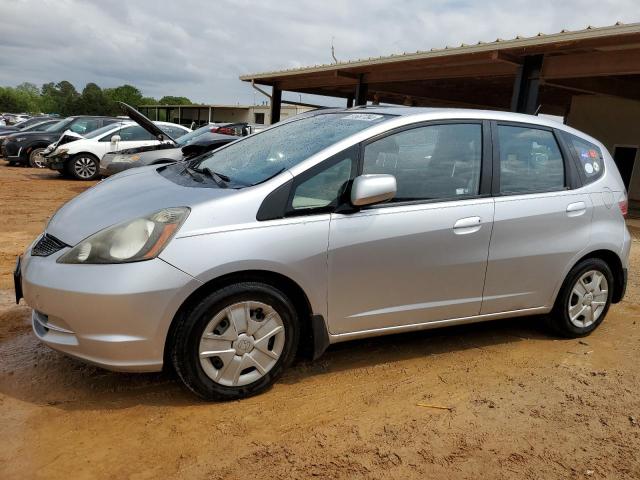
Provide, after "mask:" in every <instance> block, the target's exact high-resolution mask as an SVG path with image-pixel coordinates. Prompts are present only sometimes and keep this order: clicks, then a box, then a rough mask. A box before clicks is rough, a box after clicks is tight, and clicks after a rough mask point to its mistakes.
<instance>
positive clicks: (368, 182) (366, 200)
mask: <svg viewBox="0 0 640 480" xmlns="http://www.w3.org/2000/svg"><path fill="white" fill-rule="evenodd" d="M397 190H398V186H397V184H396V177H394V176H393V175H384V174H377V175H360V176H359V177H356V178H355V179H354V180H353V185H352V186H351V204H352V205H354V206H356V207H364V206H366V205H373V204H374V203H381V202H386V201H387V200H391V199H392V198H393V197H395V196H396V191H397Z"/></svg>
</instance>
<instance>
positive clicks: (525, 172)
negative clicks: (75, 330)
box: [498, 125, 565, 194]
mask: <svg viewBox="0 0 640 480" xmlns="http://www.w3.org/2000/svg"><path fill="white" fill-rule="evenodd" d="M498 142H499V151H500V193H505V194H513V193H516V194H517V193H534V192H549V191H557V190H564V186H565V179H564V162H563V160H562V154H561V153H560V148H559V147H558V143H557V142H556V139H555V137H554V135H553V133H552V132H550V131H548V130H540V129H537V128H529V127H513V126H508V125H499V126H498Z"/></svg>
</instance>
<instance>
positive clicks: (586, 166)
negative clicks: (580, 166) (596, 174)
mask: <svg viewBox="0 0 640 480" xmlns="http://www.w3.org/2000/svg"><path fill="white" fill-rule="evenodd" d="M584 171H585V172H587V173H593V165H591V164H590V163H585V164H584Z"/></svg>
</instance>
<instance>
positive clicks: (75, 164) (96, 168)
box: [65, 153, 100, 180]
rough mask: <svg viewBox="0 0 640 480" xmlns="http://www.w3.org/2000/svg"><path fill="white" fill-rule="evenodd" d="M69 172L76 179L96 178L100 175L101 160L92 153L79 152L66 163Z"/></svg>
mask: <svg viewBox="0 0 640 480" xmlns="http://www.w3.org/2000/svg"><path fill="white" fill-rule="evenodd" d="M65 168H66V170H67V174H68V175H69V176H70V177H72V178H75V179H76V180H96V179H97V178H98V177H99V176H100V160H98V158H97V157H96V156H95V155H92V154H90V153H78V154H76V155H74V156H73V157H71V158H70V159H69V160H68V161H67V164H66V165H65Z"/></svg>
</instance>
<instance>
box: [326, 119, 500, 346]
mask: <svg viewBox="0 0 640 480" xmlns="http://www.w3.org/2000/svg"><path fill="white" fill-rule="evenodd" d="M362 157H363V158H362V173H363V174H370V173H385V174H391V175H394V176H395V177H396V181H397V185H398V190H397V194H396V197H395V198H394V200H392V201H391V202H389V203H387V204H383V205H375V206H372V207H369V208H364V209H362V210H361V211H359V212H356V213H333V214H332V215H331V223H330V227H329V250H328V258H327V260H328V284H329V295H328V311H329V316H328V317H329V318H328V323H329V330H330V332H331V333H332V334H341V333H348V332H359V331H366V330H373V329H383V328H388V327H397V326H403V325H411V324H419V323H425V322H433V321H438V320H446V319H454V318H461V317H469V316H474V315H477V314H478V313H479V312H480V307H481V302H482V289H483V284H484V277H485V270H486V266H487V254H488V248H489V240H490V236H491V227H492V222H493V210H494V202H493V199H492V198H491V197H490V196H484V195H483V192H482V190H483V189H484V185H485V182H484V181H482V177H483V175H482V171H484V172H485V175H486V172H487V169H486V168H485V169H483V168H482V165H483V161H482V158H483V125H482V123H480V122H477V123H476V122H462V121H461V122H459V123H445V124H440V125H424V126H419V127H414V128H411V129H405V130H402V131H399V132H395V133H391V134H389V135H386V136H384V137H383V138H379V139H375V140H374V141H372V142H369V143H367V144H366V145H365V146H364V150H363V155H362ZM485 157H487V158H490V157H489V156H488V155H486V154H485ZM489 161H490V160H489ZM481 184H482V185H483V189H481Z"/></svg>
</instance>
